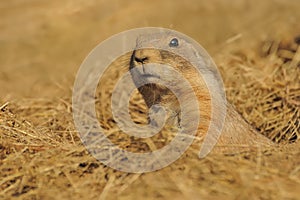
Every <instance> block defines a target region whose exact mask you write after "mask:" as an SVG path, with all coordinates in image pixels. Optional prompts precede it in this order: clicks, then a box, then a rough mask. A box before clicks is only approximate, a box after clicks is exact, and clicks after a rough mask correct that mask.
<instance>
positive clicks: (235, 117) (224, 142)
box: [130, 45, 273, 152]
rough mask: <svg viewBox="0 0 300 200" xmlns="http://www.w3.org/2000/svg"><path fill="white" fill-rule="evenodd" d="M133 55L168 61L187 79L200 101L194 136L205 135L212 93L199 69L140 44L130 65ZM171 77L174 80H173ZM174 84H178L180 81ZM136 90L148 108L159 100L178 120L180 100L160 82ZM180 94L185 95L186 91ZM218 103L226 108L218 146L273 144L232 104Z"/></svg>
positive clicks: (146, 61) (133, 65)
mask: <svg viewBox="0 0 300 200" xmlns="http://www.w3.org/2000/svg"><path fill="white" fill-rule="evenodd" d="M140 47H143V45H140V46H139V48H140ZM146 47H147V46H146ZM173 51H174V50H173ZM135 58H147V59H146V60H145V61H143V64H146V63H157V64H168V65H169V66H172V67H174V68H175V69H176V70H177V71H178V72H179V73H180V74H182V75H183V76H184V77H185V78H186V79H187V80H188V81H189V82H190V84H191V86H192V88H193V90H194V93H195V94H196V96H197V99H198V101H199V110H200V113H201V116H200V119H201V122H200V125H199V127H198V133H197V136H198V137H201V138H204V136H205V134H206V132H207V130H208V126H209V122H210V120H211V96H210V93H209V90H208V88H207V86H206V84H205V81H204V80H203V78H202V76H201V75H200V74H198V71H197V70H196V69H195V68H194V67H193V66H192V64H191V63H190V62H189V61H187V60H185V59H184V58H182V57H180V56H178V55H176V54H175V53H172V52H169V51H164V50H160V49H154V48H141V49H137V50H135V52H134V53H133V55H132V59H131V66H130V68H133V67H136V66H138V65H140V64H141V63H138V62H136V61H135V60H134V59H135ZM210 72H212V73H215V72H214V70H210ZM136 79H139V77H136V76H133V80H134V82H135V81H137V80H136ZM172 81H174V83H176V80H172ZM176 84H180V82H178V83H176ZM139 92H140V93H141V94H142V96H143V98H144V100H145V102H146V104H147V106H148V107H149V108H150V107H151V106H152V105H154V104H158V103H160V104H161V105H163V106H164V107H166V108H167V109H168V110H171V111H172V113H175V114H171V115H170V113H169V118H172V117H173V118H174V116H176V117H177V118H176V119H175V120H179V121H180V105H179V102H178V101H177V99H176V96H175V95H174V94H173V93H172V92H171V91H170V90H169V89H167V88H166V87H164V86H161V85H156V84H147V85H144V86H142V87H140V88H139ZM181 95H183V96H184V95H185V94H181ZM212 96H214V94H212ZM187 100H188V99H187ZM218 106H220V108H221V107H222V106H226V109H227V114H226V119H225V124H224V126H223V130H222V134H221V136H220V138H219V139H218V143H217V144H218V146H219V147H221V148H220V149H221V150H222V151H224V150H226V149H230V152H232V151H235V150H236V149H241V147H246V148H248V147H257V146H262V145H263V146H265V145H273V143H272V142H271V141H270V140H269V139H268V138H266V137H264V136H262V135H261V134H259V133H258V132H257V131H256V130H254V128H252V127H251V126H250V125H249V124H248V123H247V122H246V121H245V120H244V119H243V117H242V116H241V115H240V114H238V113H237V111H236V110H235V109H234V107H233V106H232V105H230V104H229V103H227V105H222V104H220V105H218ZM190 120H193V119H190ZM168 121H169V122H174V119H169V120H168ZM225 147H226V148H225ZM242 149H244V148H242ZM226 151H227V150H226ZM227 152H228V151H227Z"/></svg>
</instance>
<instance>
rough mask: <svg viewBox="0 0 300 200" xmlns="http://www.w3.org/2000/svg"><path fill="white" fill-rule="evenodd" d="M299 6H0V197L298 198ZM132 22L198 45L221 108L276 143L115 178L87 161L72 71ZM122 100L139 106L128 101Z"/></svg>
mask: <svg viewBox="0 0 300 200" xmlns="http://www.w3.org/2000/svg"><path fill="white" fill-rule="evenodd" d="M299 6H300V2H299V1H283V0H273V1H263V2H260V1H251V2H250V1H238V0H233V1H230V5H229V3H228V2H227V1H222V0H213V1H210V2H207V1H196V0H190V1H187V2H183V1H171V0H166V1H158V0H154V1H151V2H148V1H147V2H146V1H137V0H132V1H130V2H126V1H117V0H113V1H106V0H102V1H96V0H91V1H83V0H75V1H71V0H67V1H64V2H61V1H58V0H53V1H49V2H44V1H37V0H30V1H25V0H22V1H20V0H12V1H1V2H0V18H1V20H0V30H1V31H0V66H1V67H0V86H1V94H0V151H1V152H0V172H1V173H0V198H1V199H82V198H83V199H137V198H144V199H300V197H299V192H298V189H299V188H300V168H299V164H300V150H299V147H300V146H299V142H297V141H298V140H299V137H300V123H299V118H300V109H299V107H300V89H299V88H300V81H299V77H300V65H299V62H300V47H299V43H300V41H299V40H300V39H299V35H300V26H299V20H300V14H298V13H299V12H298V8H299ZM158 10H159V12H158ZM142 26H163V27H167V28H174V29H176V30H179V31H182V32H184V33H186V34H187V35H190V36H192V37H193V38H195V39H196V40H197V41H199V42H200V43H201V44H202V45H203V46H204V47H205V48H206V49H207V50H208V51H209V53H210V54H211V55H212V57H213V58H214V60H215V61H216V63H217V65H218V66H219V68H220V70H221V73H222V75H223V79H224V83H225V86H226V92H227V97H228V99H229V101H230V102H232V103H233V104H234V105H235V106H236V108H237V109H238V111H239V112H240V113H241V114H242V115H243V116H244V117H245V118H246V120H247V121H248V122H249V123H251V124H252V125H253V126H255V127H256V128H257V129H258V130H259V131H260V132H261V133H262V134H265V135H266V136H267V137H269V138H271V139H272V140H274V141H275V142H278V143H280V146H279V147H278V148H274V149H268V150H264V151H260V150H259V149H258V150H255V151H254V150H253V151H251V152H244V153H241V154H236V155H221V154H212V155H209V156H208V157H206V158H205V159H202V160H199V159H198V157H197V151H198V149H199V144H197V142H195V143H194V144H193V145H192V147H191V148H190V149H189V150H188V151H187V152H186V153H185V154H184V155H183V156H182V157H181V158H180V159H179V160H177V161H176V162H175V163H173V164H172V165H170V166H168V167H166V168H164V169H162V170H160V171H157V172H153V173H147V174H127V173H122V172H118V171H115V170H112V169H109V168H107V167H106V166H104V165H102V164H101V163H99V162H98V161H97V160H95V159H94V158H93V157H92V156H91V155H89V154H88V152H87V151H86V150H85V148H84V147H83V146H82V144H81V141H80V138H79V136H78V133H77V132H76V130H75V128H74V124H73V119H72V111H71V95H72V93H71V88H72V84H73V81H74V77H75V74H76V71H77V69H78V67H79V65H80V63H81V62H82V60H83V59H84V57H85V56H86V55H87V53H88V52H89V51H90V50H91V49H92V48H93V47H94V46H95V45H97V44H98V43H99V42H100V41H102V40H103V39H105V38H107V37H109V36H110V35H112V34H114V33H118V32H120V31H122V30H126V29H129V28H134V27H142ZM113 80H114V79H111V84H113V83H114V81H113ZM111 84H108V86H110V85H111ZM102 98H103V96H102ZM104 100H105V98H104ZM133 102H134V103H135V104H134V105H132V106H133V109H143V102H142V101H141V100H140V99H139V98H136V99H134V100H133ZM101 112H103V113H104V115H105V116H107V118H106V119H101V120H102V121H103V123H105V124H106V126H107V127H113V126H114V122H113V121H112V120H111V119H110V117H109V114H107V110H101ZM135 117H136V118H137V120H143V119H144V118H143V117H142V114H141V116H140V118H139V115H136V116H135ZM109 131H110V130H109ZM109 131H108V132H109ZM112 131H115V129H111V132H112ZM292 142H293V144H290V143H292ZM135 147H137V148H145V149H146V148H148V147H147V146H145V145H143V146H141V147H138V146H135Z"/></svg>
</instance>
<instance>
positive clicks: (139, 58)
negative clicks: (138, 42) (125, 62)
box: [133, 50, 148, 63]
mask: <svg viewBox="0 0 300 200" xmlns="http://www.w3.org/2000/svg"><path fill="white" fill-rule="evenodd" d="M133 54H134V60H135V61H136V62H138V63H145V61H147V60H148V57H147V56H146V55H145V53H144V51H142V50H135V51H134V53H133Z"/></svg>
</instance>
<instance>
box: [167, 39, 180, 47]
mask: <svg viewBox="0 0 300 200" xmlns="http://www.w3.org/2000/svg"><path fill="white" fill-rule="evenodd" d="M178 45H179V42H178V39H177V38H173V39H172V40H171V41H170V43H169V46H170V47H178Z"/></svg>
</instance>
